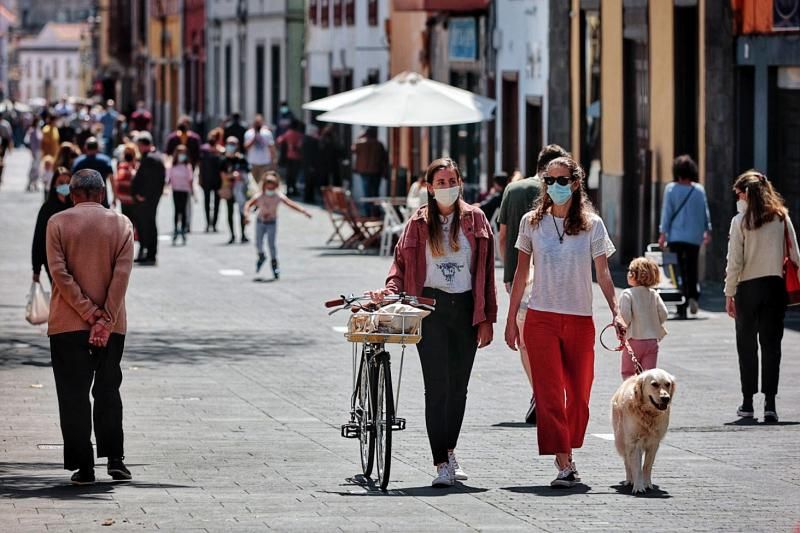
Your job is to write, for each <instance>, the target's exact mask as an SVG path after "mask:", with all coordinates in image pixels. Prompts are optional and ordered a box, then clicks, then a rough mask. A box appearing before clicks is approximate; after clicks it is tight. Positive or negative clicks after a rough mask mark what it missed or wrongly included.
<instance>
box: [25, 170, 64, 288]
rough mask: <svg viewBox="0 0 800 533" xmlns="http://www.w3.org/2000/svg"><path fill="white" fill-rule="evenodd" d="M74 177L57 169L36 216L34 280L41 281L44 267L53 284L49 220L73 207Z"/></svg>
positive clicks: (33, 255) (33, 249)
mask: <svg viewBox="0 0 800 533" xmlns="http://www.w3.org/2000/svg"><path fill="white" fill-rule="evenodd" d="M71 178H72V174H71V173H70V171H69V170H68V169H66V168H64V167H60V168H58V169H56V172H55V175H54V177H53V181H52V182H51V186H50V192H49V193H48V195H47V200H46V201H45V202H44V203H43V204H42V207H40V208H39V214H38V215H37V217H36V227H35V228H34V230H33V244H32V246H31V261H32V263H33V281H36V282H38V281H39V275H40V274H41V272H42V267H44V269H45V272H47V277H48V278H50V282H51V284H52V281H53V278H52V276H50V269H49V267H48V266H47V247H46V244H45V237H46V236H47V222H49V221H50V217H52V216H53V215H55V214H56V213H60V212H61V211H64V210H65V209H69V208H70V207H72V200H71V199H70V197H69V180H70V179H71Z"/></svg>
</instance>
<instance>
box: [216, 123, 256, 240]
mask: <svg viewBox="0 0 800 533" xmlns="http://www.w3.org/2000/svg"><path fill="white" fill-rule="evenodd" d="M248 172H250V165H249V164H248V163H247V159H245V158H244V156H243V155H242V154H241V153H240V152H239V141H238V140H237V139H236V137H233V136H231V137H228V138H227V139H226V140H225V157H224V158H223V159H222V187H221V188H220V190H219V195H220V198H223V199H224V200H225V203H226V204H227V207H228V228H229V229H230V231H231V238H230V239H229V240H228V244H233V243H234V242H236V232H235V231H234V230H233V211H234V204H236V205H237V206H238V211H239V225H240V228H241V232H242V240H241V242H242V244H244V243H246V242H249V239H248V238H247V236H246V235H245V234H244V227H245V225H246V224H247V218H246V217H245V212H244V205H245V203H246V202H247V194H246V191H247V174H248Z"/></svg>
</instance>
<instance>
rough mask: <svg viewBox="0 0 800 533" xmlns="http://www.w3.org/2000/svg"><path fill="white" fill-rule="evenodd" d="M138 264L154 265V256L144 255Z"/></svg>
mask: <svg viewBox="0 0 800 533" xmlns="http://www.w3.org/2000/svg"><path fill="white" fill-rule="evenodd" d="M139 266H156V258H155V257H146V258H144V259H142V260H141V261H139Z"/></svg>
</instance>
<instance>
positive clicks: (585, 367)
mask: <svg viewBox="0 0 800 533" xmlns="http://www.w3.org/2000/svg"><path fill="white" fill-rule="evenodd" d="M584 178H585V174H584V172H583V169H582V168H581V167H580V165H578V163H576V162H575V161H574V160H573V159H572V158H570V157H558V158H556V159H553V160H552V161H551V162H550V163H549V164H548V165H547V167H546V170H545V172H544V174H543V176H542V180H543V181H544V184H545V190H544V194H542V195H541V196H539V198H538V199H537V200H536V203H534V205H533V208H532V210H531V211H530V212H529V213H528V214H527V215H526V216H524V217H523V218H522V221H521V222H520V226H519V234H518V236H517V241H516V248H517V250H518V257H517V269H516V272H515V273H514V281H513V283H512V285H511V302H510V304H509V310H508V319H507V321H506V331H505V340H506V344H508V346H509V348H511V349H512V350H515V351H516V350H517V348H518V347H519V346H520V337H521V336H524V343H525V345H526V346H527V347H528V358H529V362H530V368H531V378H532V380H533V391H534V394H535V396H536V423H537V426H536V430H537V435H538V443H539V455H555V456H556V461H555V462H556V468H557V470H558V474H557V476H556V478H555V479H554V480H553V481H552V482H551V483H550V484H551V486H553V487H573V486H574V485H575V484H576V483H578V482H579V481H580V476H579V475H578V470H577V468H576V466H575V462H574V460H573V457H572V452H573V450H574V449H576V448H580V447H581V446H583V439H584V436H585V434H586V426H587V424H588V423H589V395H590V393H591V390H592V381H593V380H594V340H595V329H594V321H593V319H592V263H594V267H595V271H596V272H597V282H598V284H599V285H600V288H601V289H602V291H603V296H605V298H606V302H607V303H608V307H609V310H610V311H611V319H612V322H613V323H614V324H615V325H616V326H617V333H618V335H620V336H622V335H624V334H625V324H624V321H623V320H622V318H621V316H620V311H619V307H618V305H617V297H616V294H615V291H614V283H613V281H612V280H611V273H610V272H609V269H608V258H609V257H610V256H611V255H612V254H613V253H614V252H615V248H614V244H613V243H612V242H611V239H610V238H609V237H608V232H607V231H606V227H605V225H604V224H603V221H602V220H601V219H600V217H599V216H597V214H596V213H595V211H594V209H593V208H592V205H591V203H590V202H589V199H588V197H587V196H586V191H585V188H584ZM531 266H533V267H534V268H535V275H534V277H533V285H532V288H531V295H530V298H529V300H528V312H527V316H526V317H525V324H524V327H523V328H522V330H521V331H520V328H519V326H518V325H517V321H516V320H515V319H516V316H517V313H518V311H519V306H520V302H521V301H522V297H523V293H524V292H525V286H526V285H527V284H528V279H529V272H530V268H531ZM534 347H535V348H534ZM565 398H566V400H565Z"/></svg>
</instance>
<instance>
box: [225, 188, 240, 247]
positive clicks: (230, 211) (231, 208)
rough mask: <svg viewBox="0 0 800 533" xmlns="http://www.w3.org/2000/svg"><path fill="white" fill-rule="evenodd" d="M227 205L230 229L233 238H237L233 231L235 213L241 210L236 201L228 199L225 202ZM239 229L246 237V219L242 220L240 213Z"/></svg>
mask: <svg viewBox="0 0 800 533" xmlns="http://www.w3.org/2000/svg"><path fill="white" fill-rule="evenodd" d="M225 205H227V207H228V229H229V230H231V238H234V239H235V238H236V232H235V231H233V213H234V212H236V211H238V210H239V208H238V206H237V205H236V200H234V199H233V198H227V199H226V200H225ZM239 227H240V229H241V232H242V237H244V219H243V218H242V214H241V213H239Z"/></svg>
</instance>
